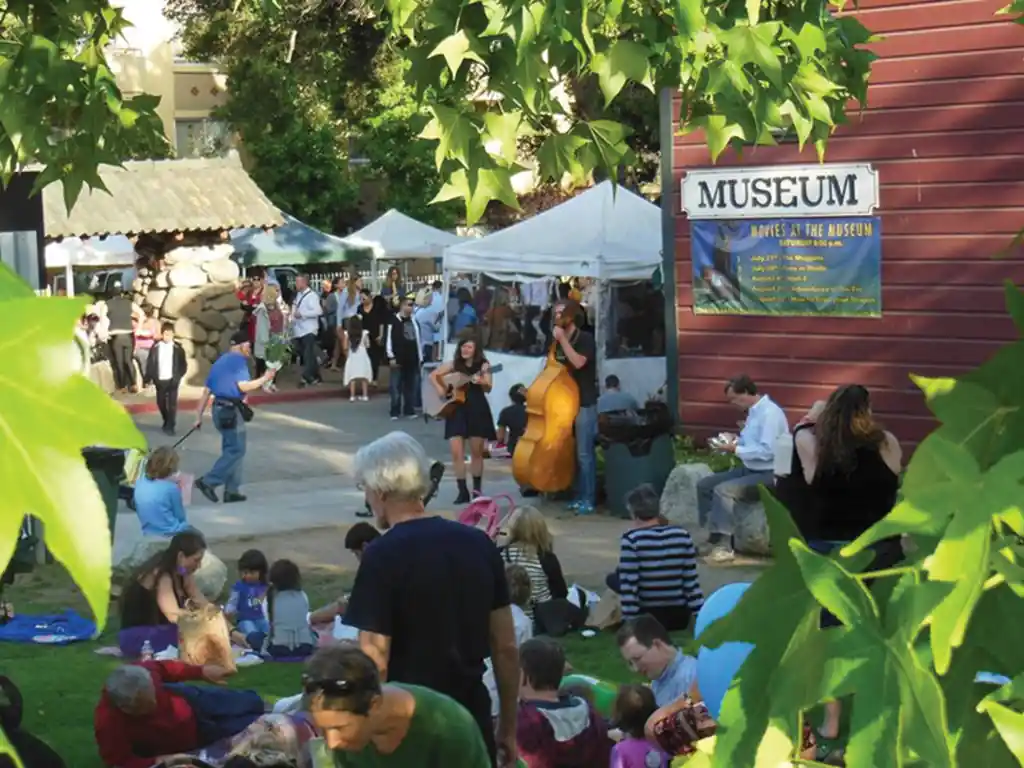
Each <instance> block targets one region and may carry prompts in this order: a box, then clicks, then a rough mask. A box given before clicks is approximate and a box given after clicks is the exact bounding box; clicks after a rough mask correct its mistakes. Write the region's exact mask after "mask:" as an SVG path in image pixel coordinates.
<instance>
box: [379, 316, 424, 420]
mask: <svg viewBox="0 0 1024 768" xmlns="http://www.w3.org/2000/svg"><path fill="white" fill-rule="evenodd" d="M412 309H413V306H412V299H410V298H408V297H406V298H404V299H402V300H401V305H400V307H399V310H398V314H396V315H394V316H393V317H392V318H391V325H390V326H388V337H387V340H386V342H385V348H386V350H387V356H388V363H389V364H390V365H391V379H390V384H389V387H388V388H389V390H390V393H391V420H392V421H397V420H398V416H399V414H402V415H404V416H409V417H415V416H416V411H415V408H414V404H415V400H416V388H417V386H418V385H419V375H420V366H421V365H422V364H423V344H422V340H421V339H420V327H419V325H417V324H416V321H415V320H413V319H412Z"/></svg>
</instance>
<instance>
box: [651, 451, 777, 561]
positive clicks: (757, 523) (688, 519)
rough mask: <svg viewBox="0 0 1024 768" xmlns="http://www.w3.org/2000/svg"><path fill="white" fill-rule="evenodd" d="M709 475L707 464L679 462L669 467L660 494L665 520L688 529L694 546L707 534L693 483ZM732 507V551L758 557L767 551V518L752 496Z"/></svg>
mask: <svg viewBox="0 0 1024 768" xmlns="http://www.w3.org/2000/svg"><path fill="white" fill-rule="evenodd" d="M711 474H712V472H711V468H710V467H708V465H707V464H679V465H677V466H676V468H675V469H673V470H672V474H670V475H669V478H668V482H666V483H665V490H664V491H662V494H661V513H662V514H663V515H664V516H665V517H666V518H667V519H668V520H669V522H672V523H675V524H676V525H681V526H682V527H683V528H685V529H686V530H688V531H689V532H690V535H691V536H692V537H693V541H694V543H695V544H697V546H701V545H703V544H706V543H707V541H708V537H709V531H708V529H707V522H706V521H701V520H700V518H699V516H698V514H697V483H698V482H700V481H701V480H702V479H704V478H705V477H707V476H708V475H711ZM751 493H752V494H753V493H754V491H753V489H752V491H751ZM735 509H736V519H735V521H734V523H735V526H736V528H735V533H734V534H733V540H734V546H735V548H736V551H737V552H740V553H742V554H746V555H757V556H762V557H763V556H766V555H769V554H771V549H770V545H769V539H768V520H767V518H766V517H765V514H764V505H763V504H762V503H761V501H760V499H759V498H756V499H755V498H753V497H752V498H751V500H750V501H741V502H740V503H738V504H737V505H736V508H735Z"/></svg>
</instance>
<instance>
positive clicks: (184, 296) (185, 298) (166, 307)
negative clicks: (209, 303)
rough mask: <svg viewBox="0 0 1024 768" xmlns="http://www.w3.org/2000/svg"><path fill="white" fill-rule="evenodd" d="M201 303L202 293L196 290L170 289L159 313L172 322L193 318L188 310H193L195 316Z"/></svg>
mask: <svg viewBox="0 0 1024 768" xmlns="http://www.w3.org/2000/svg"><path fill="white" fill-rule="evenodd" d="M202 301H203V299H202V291H200V290H199V289H198V288H171V290H169V291H168V292H167V298H166V300H165V301H164V303H163V305H162V306H161V308H160V311H161V312H162V313H163V314H164V315H166V316H167V317H169V318H171V319H172V320H177V319H178V318H179V317H190V316H193V312H192V311H190V310H193V309H194V310H195V314H198V313H199V311H201V309H202Z"/></svg>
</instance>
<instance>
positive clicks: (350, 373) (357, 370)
mask: <svg viewBox="0 0 1024 768" xmlns="http://www.w3.org/2000/svg"><path fill="white" fill-rule="evenodd" d="M369 348H370V332H369V331H363V338H362V340H361V341H360V342H359V344H358V346H356V348H355V349H352V350H349V355H348V359H347V360H345V386H348V384H349V382H350V381H356V380H357V379H366V380H367V381H369V380H370V379H372V378H373V367H372V366H371V365H370V353H369V352H367V351H366V350H367V349H369Z"/></svg>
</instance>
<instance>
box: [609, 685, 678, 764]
mask: <svg viewBox="0 0 1024 768" xmlns="http://www.w3.org/2000/svg"><path fill="white" fill-rule="evenodd" d="M657 709H658V705H657V703H656V702H655V701H654V692H653V691H652V690H651V689H650V688H648V687H647V686H646V685H637V684H635V683H634V684H631V685H623V686H621V687H620V688H619V693H618V695H617V696H616V697H615V706H614V708H613V711H612V718H613V723H614V725H615V727H616V728H617V729H618V730H619V731H621V732H622V736H623V738H622V740H621V741H620V742H619V743H618V744H616V745H615V746H614V747H613V748H612V762H611V768H667V766H668V763H669V756H668V753H667V752H665V751H664V750H662V749H661V748H659V747H658V746H656V745H654V744H652V743H651V742H649V741H648V740H647V738H646V737H645V736H644V726H645V725H646V724H647V721H648V719H650V717H651V715H653V714H654V712H655V711H656V710H657Z"/></svg>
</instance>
